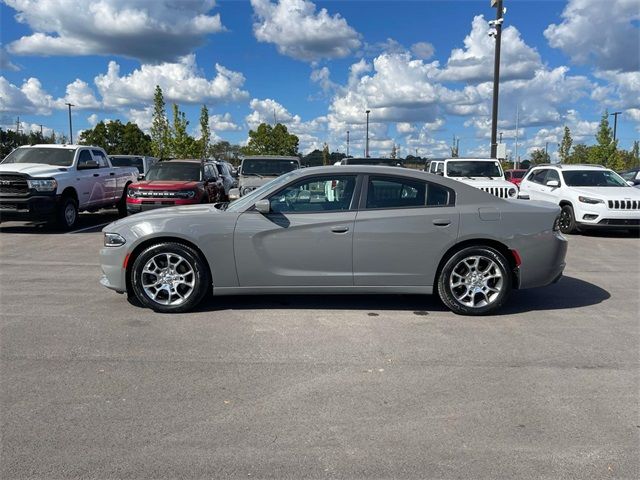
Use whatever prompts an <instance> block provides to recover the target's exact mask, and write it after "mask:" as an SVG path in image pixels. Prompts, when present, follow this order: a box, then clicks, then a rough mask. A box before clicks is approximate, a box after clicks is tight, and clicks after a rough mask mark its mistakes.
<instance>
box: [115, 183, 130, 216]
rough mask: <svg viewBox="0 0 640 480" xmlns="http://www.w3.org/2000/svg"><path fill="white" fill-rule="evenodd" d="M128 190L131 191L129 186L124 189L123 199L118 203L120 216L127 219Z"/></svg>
mask: <svg viewBox="0 0 640 480" xmlns="http://www.w3.org/2000/svg"><path fill="white" fill-rule="evenodd" d="M127 190H129V185H126V186H125V187H124V190H123V191H122V198H120V200H119V201H118V205H117V206H118V216H119V217H121V218H122V217H126V216H127Z"/></svg>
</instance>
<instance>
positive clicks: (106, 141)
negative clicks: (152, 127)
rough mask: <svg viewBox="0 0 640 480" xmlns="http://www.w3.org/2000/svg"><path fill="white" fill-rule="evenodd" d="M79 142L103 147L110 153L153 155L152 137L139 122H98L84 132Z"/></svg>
mask: <svg viewBox="0 0 640 480" xmlns="http://www.w3.org/2000/svg"><path fill="white" fill-rule="evenodd" d="M78 143H80V144H81V145H95V146H98V147H102V148H104V149H105V151H106V152H107V153H108V154H109V155H151V137H149V135H147V134H145V133H144V132H143V131H142V130H140V127H138V125H137V124H135V123H131V122H127V124H126V125H123V124H122V122H121V121H120V120H112V121H110V122H108V123H106V124H105V123H104V122H103V121H100V122H98V123H97V124H96V126H95V127H93V128H91V129H89V130H84V131H83V132H82V134H81V135H80V138H79V139H78Z"/></svg>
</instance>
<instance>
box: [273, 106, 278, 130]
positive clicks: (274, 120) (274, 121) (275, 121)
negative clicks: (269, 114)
mask: <svg viewBox="0 0 640 480" xmlns="http://www.w3.org/2000/svg"><path fill="white" fill-rule="evenodd" d="M277 124H278V117H277V116H276V109H275V108H274V109H273V126H274V127H275V126H276V125H277Z"/></svg>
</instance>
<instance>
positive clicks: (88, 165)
mask: <svg viewBox="0 0 640 480" xmlns="http://www.w3.org/2000/svg"><path fill="white" fill-rule="evenodd" d="M98 167H99V165H98V162H96V161H95V160H87V161H86V162H82V163H79V164H78V170H89V169H91V168H98Z"/></svg>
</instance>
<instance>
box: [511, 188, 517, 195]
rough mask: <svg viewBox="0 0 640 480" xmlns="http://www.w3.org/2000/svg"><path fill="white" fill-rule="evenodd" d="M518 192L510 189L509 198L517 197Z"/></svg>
mask: <svg viewBox="0 0 640 480" xmlns="http://www.w3.org/2000/svg"><path fill="white" fill-rule="evenodd" d="M517 193H518V191H517V190H516V189H515V188H510V189H509V196H510V197H515V196H516V195H517Z"/></svg>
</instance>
